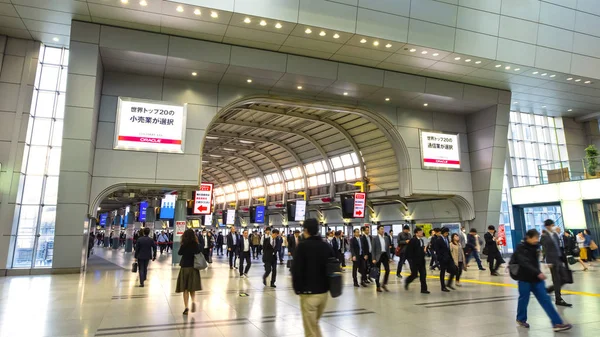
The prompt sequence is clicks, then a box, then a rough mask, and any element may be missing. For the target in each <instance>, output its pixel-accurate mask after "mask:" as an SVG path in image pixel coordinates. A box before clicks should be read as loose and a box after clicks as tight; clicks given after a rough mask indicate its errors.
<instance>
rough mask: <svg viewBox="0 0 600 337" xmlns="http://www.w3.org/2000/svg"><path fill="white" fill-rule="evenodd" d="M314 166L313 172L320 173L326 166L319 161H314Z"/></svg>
mask: <svg viewBox="0 0 600 337" xmlns="http://www.w3.org/2000/svg"><path fill="white" fill-rule="evenodd" d="M314 166H315V173H321V172H324V171H325V167H326V166H324V165H323V162H320V161H318V162H315V163H314Z"/></svg>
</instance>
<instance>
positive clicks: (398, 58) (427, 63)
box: [385, 54, 436, 68]
mask: <svg viewBox="0 0 600 337" xmlns="http://www.w3.org/2000/svg"><path fill="white" fill-rule="evenodd" d="M385 63H395V64H401V65H405V66H410V67H415V68H429V67H431V66H432V65H434V64H435V63H436V61H434V60H429V59H424V58H420V57H414V56H410V55H405V54H393V55H390V57H388V58H387V59H385Z"/></svg>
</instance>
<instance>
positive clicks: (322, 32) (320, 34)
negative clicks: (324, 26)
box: [319, 30, 327, 36]
mask: <svg viewBox="0 0 600 337" xmlns="http://www.w3.org/2000/svg"><path fill="white" fill-rule="evenodd" d="M325 35H327V33H325V31H324V30H322V31H321V32H320V33H319V36H325Z"/></svg>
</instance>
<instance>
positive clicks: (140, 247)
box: [135, 227, 156, 287]
mask: <svg viewBox="0 0 600 337" xmlns="http://www.w3.org/2000/svg"><path fill="white" fill-rule="evenodd" d="M148 235H150V228H148V227H146V228H144V236H142V237H141V238H138V239H137V241H136V242H135V259H136V261H137V263H138V269H139V272H140V287H144V281H146V276H147V275H148V263H149V262H150V259H152V261H154V260H156V242H154V240H152V238H150V237H148Z"/></svg>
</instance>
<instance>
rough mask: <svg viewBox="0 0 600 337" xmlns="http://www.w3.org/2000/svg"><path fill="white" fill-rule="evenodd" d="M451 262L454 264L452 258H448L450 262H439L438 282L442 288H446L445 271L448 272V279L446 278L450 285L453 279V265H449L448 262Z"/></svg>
mask: <svg viewBox="0 0 600 337" xmlns="http://www.w3.org/2000/svg"><path fill="white" fill-rule="evenodd" d="M450 263H452V264H454V262H452V260H450V262H440V284H441V286H442V290H444V289H446V280H445V278H446V272H448V273H449V274H450V279H449V280H448V284H449V285H452V283H451V282H452V280H453V279H454V269H455V268H454V265H452V266H450V265H449V264H450Z"/></svg>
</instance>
